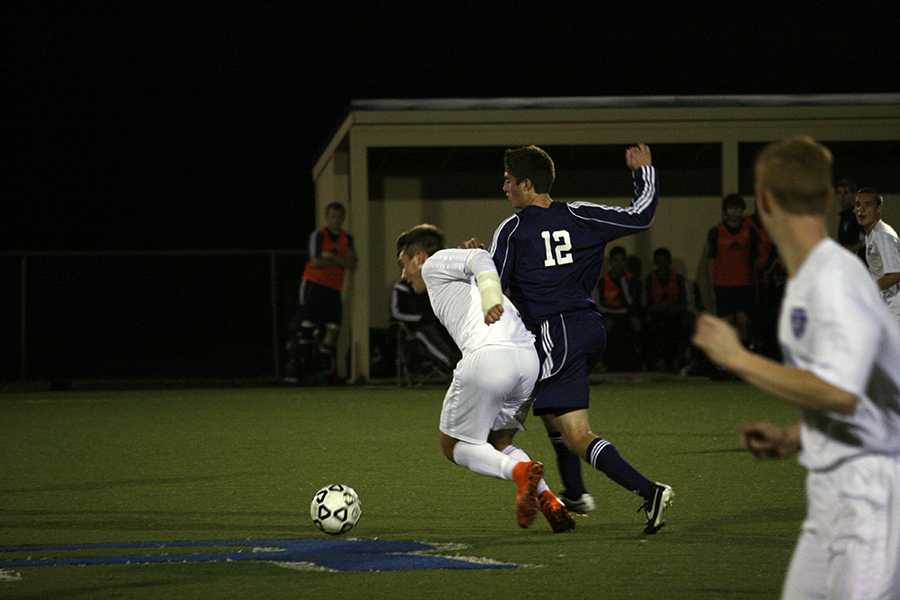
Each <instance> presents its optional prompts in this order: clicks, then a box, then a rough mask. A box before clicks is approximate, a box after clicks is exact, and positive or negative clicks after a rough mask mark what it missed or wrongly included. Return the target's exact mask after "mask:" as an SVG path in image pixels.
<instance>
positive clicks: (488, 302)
mask: <svg viewBox="0 0 900 600" xmlns="http://www.w3.org/2000/svg"><path fill="white" fill-rule="evenodd" d="M475 280H476V281H478V291H479V292H480V293H481V312H483V313H484V314H487V311H489V310H490V309H491V308H493V307H495V306H497V305H498V304H503V290H502V289H501V287H500V275H498V274H497V271H484V272H482V273H478V274H477V275H475Z"/></svg>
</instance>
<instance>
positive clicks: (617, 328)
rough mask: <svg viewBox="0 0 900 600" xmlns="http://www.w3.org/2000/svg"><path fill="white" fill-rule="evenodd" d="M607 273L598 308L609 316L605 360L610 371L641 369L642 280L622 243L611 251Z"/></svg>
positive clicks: (602, 280) (599, 284)
mask: <svg viewBox="0 0 900 600" xmlns="http://www.w3.org/2000/svg"><path fill="white" fill-rule="evenodd" d="M607 264H608V265H609V268H608V270H607V271H606V274H605V275H603V277H601V278H600V279H599V281H598V282H597V308H598V310H599V311H600V312H601V313H603V314H604V316H605V317H606V352H605V353H604V355H603V362H604V364H605V365H606V368H607V369H608V370H610V371H638V370H640V369H641V349H640V339H639V338H640V332H641V322H640V316H639V315H640V306H639V304H638V302H637V301H636V298H637V297H638V294H639V293H640V289H639V287H640V286H639V284H638V285H635V281H634V278H633V277H632V276H631V274H630V273H628V271H626V269H625V264H626V252H625V248H623V247H622V246H616V247H614V248H613V249H612V250H610V251H609V259H608V262H607Z"/></svg>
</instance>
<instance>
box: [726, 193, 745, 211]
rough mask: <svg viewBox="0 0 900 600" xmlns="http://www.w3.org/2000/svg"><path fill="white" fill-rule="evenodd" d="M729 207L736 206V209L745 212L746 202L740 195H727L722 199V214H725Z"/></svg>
mask: <svg viewBox="0 0 900 600" xmlns="http://www.w3.org/2000/svg"><path fill="white" fill-rule="evenodd" d="M729 206H737V207H738V208H742V209H744V210H746V209H747V202H746V201H745V200H744V197H743V196H741V195H740V194H728V195H727V196H725V197H724V198H722V212H725V210H726V209H727V208H728V207H729Z"/></svg>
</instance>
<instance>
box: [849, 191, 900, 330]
mask: <svg viewBox="0 0 900 600" xmlns="http://www.w3.org/2000/svg"><path fill="white" fill-rule="evenodd" d="M882 204H884V198H882V196H881V194H879V193H878V192H877V191H876V190H875V189H873V188H862V189H861V190H859V191H858V192H856V220H857V222H858V223H859V224H860V225H861V226H862V228H863V229H864V230H865V232H866V264H867V265H869V273H871V274H872V278H873V279H874V280H875V282H876V283H877V284H878V289H879V290H881V297H882V298H884V301H885V302H886V303H887V305H888V308H889V309H890V311H891V313H893V315H894V317H895V318H896V319H897V322H900V239H898V238H897V232H896V231H894V228H893V227H891V226H890V225H888V224H887V223H885V222H884V221H882V220H881V205H882Z"/></svg>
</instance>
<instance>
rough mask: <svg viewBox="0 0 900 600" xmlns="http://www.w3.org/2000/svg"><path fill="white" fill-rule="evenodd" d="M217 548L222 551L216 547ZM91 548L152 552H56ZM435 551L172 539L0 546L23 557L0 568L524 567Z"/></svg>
mask: <svg viewBox="0 0 900 600" xmlns="http://www.w3.org/2000/svg"><path fill="white" fill-rule="evenodd" d="M182 548H216V549H217V550H216V551H196V552H182V551H178V552H174V553H173V552H167V550H175V549H182ZM223 548H224V549H226V550H222V549H223ZM96 550H125V551H136V550H137V551H140V550H145V551H147V550H154V551H156V552H153V553H148V552H143V553H141V552H135V553H128V554H117V553H111V554H109V555H106V556H60V554H61V553H69V552H79V551H96ZM440 551H441V549H440V547H438V546H435V545H431V544H428V543H424V542H405V541H387V540H384V541H383V540H354V539H348V540H316V539H262V540H250V539H247V540H203V541H190V540H186V541H173V542H133V543H110V544H56V545H31V546H0V556H2V555H3V554H6V555H9V554H26V555H27V557H26V558H8V559H0V568H3V567H5V568H10V567H44V566H63V565H72V566H88V565H122V564H145V563H192V562H197V563H201V562H224V561H265V562H278V563H293V564H301V565H306V566H308V567H310V568H318V569H322V570H332V571H407V570H412V569H513V568H516V567H521V566H524V565H518V564H515V563H503V562H498V561H494V560H491V559H481V558H472V557H460V556H441V555H435V554H434V553H436V552H440ZM54 554H55V556H54Z"/></svg>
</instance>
